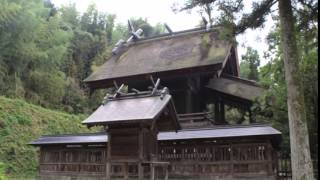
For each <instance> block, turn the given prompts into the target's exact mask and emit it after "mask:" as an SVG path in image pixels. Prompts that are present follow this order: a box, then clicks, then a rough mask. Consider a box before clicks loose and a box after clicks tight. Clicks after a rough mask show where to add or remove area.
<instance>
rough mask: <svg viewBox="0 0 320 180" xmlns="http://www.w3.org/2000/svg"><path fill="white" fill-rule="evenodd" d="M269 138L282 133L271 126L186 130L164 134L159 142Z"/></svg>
mask: <svg viewBox="0 0 320 180" xmlns="http://www.w3.org/2000/svg"><path fill="white" fill-rule="evenodd" d="M266 135H267V136H269V135H281V133H280V132H279V131H278V130H276V129H274V128H272V127H270V126H252V127H250V126H243V127H226V128H217V129H201V130H185V131H179V132H177V133H176V132H163V133H159V134H158V140H160V141H162V140H163V141H165V140H186V139H205V138H227V137H245V136H266Z"/></svg>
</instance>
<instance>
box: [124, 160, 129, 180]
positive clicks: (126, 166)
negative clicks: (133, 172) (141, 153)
mask: <svg viewBox="0 0 320 180" xmlns="http://www.w3.org/2000/svg"><path fill="white" fill-rule="evenodd" d="M123 171H124V180H128V179H129V172H128V171H129V168H128V163H124V165H123Z"/></svg>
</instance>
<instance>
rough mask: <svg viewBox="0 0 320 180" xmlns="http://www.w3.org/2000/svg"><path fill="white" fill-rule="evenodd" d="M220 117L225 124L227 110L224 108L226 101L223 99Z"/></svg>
mask: <svg viewBox="0 0 320 180" xmlns="http://www.w3.org/2000/svg"><path fill="white" fill-rule="evenodd" d="M220 117H221V118H220V119H221V122H222V123H223V124H225V123H226V112H225V109H224V102H223V101H220Z"/></svg>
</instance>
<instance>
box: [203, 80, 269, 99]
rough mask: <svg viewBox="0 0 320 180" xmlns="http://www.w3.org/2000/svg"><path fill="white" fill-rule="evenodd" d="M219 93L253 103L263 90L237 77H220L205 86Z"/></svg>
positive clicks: (251, 82)
mask: <svg viewBox="0 0 320 180" xmlns="http://www.w3.org/2000/svg"><path fill="white" fill-rule="evenodd" d="M206 87H207V88H209V89H212V90H214V91H217V92H219V93H223V94H227V95H230V96H235V97H238V98H241V99H244V100H248V101H254V100H255V99H257V98H259V97H261V96H262V95H263V93H264V92H265V89H263V88H262V87H260V86H258V85H257V84H256V83H254V82H253V81H249V80H245V79H241V78H238V77H230V76H229V77H220V78H214V79H212V80H210V82H209V84H208V85H207V86H206Z"/></svg>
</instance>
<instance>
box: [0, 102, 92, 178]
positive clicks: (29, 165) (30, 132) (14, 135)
mask: <svg viewBox="0 0 320 180" xmlns="http://www.w3.org/2000/svg"><path fill="white" fill-rule="evenodd" d="M84 118H85V116H84V115H70V114H67V113H63V112H58V111H52V110H48V109H45V108H42V107H39V106H36V105H32V104H29V103H26V102H24V101H23V100H17V99H8V98H5V97H2V96H0V163H1V164H2V166H3V168H4V171H5V173H6V174H7V175H10V176H12V175H13V176H25V175H34V174H35V173H36V168H37V148H34V147H32V146H30V145H27V143H28V142H30V141H32V140H34V139H36V138H38V137H40V136H41V135H45V134H64V133H79V132H88V131H89V130H88V129H87V128H86V127H85V126H82V125H81V121H82V120H83V119H84ZM0 177H1V175H0ZM0 179H1V178H0Z"/></svg>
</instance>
